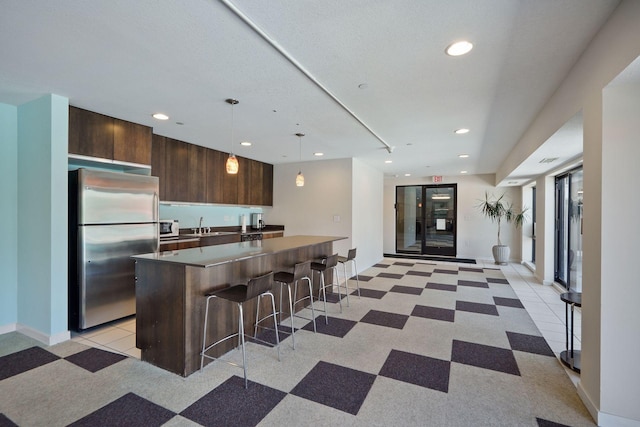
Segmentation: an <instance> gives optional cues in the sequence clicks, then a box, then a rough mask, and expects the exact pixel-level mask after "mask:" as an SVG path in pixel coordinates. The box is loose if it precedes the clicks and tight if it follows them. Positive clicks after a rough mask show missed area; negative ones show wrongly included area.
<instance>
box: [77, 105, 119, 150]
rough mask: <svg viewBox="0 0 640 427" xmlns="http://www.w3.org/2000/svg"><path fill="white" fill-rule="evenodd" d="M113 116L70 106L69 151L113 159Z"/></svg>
mask: <svg viewBox="0 0 640 427" xmlns="http://www.w3.org/2000/svg"><path fill="white" fill-rule="evenodd" d="M113 120H114V119H113V118H112V117H109V116H105V115H103V114H98V113H94V112H92V111H87V110H83V109H81V108H77V107H72V106H70V107H69V153H72V154H80V155H82V156H90V157H99V158H101V159H110V160H111V159H113Z"/></svg>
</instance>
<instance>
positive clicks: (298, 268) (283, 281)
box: [273, 261, 316, 350]
mask: <svg viewBox="0 0 640 427" xmlns="http://www.w3.org/2000/svg"><path fill="white" fill-rule="evenodd" d="M310 265H311V261H305V262H299V263H297V264H295V265H294V266H293V273H290V272H288V271H278V272H277V273H276V274H274V275H273V280H274V282H278V283H280V311H279V312H278V314H279V317H280V325H282V311H283V310H282V286H283V285H286V286H287V291H288V293H289V318H290V319H291V341H292V343H293V349H294V350H295V348H296V339H295V332H296V330H295V327H294V326H293V318H294V317H299V318H301V319H306V320H311V321H312V322H313V332H316V313H315V310H314V309H313V298H312V295H313V288H312V287H311V279H310V278H309V275H308V272H309V267H310ZM302 280H306V281H307V283H308V285H309V296H305V297H302V298H300V299H298V281H302ZM291 285H293V299H291ZM307 298H309V300H310V301H311V317H312V318H311V319H308V318H306V317H304V316H301V315H299V314H296V312H295V310H294V308H295V306H296V304H298V303H299V302H301V301H304V300H305V299H307Z"/></svg>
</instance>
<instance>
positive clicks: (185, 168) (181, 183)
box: [164, 138, 192, 202]
mask: <svg viewBox="0 0 640 427" xmlns="http://www.w3.org/2000/svg"><path fill="white" fill-rule="evenodd" d="M189 145H190V144H187V143H186V142H182V141H178V140H177V139H171V138H165V172H164V178H165V179H164V191H165V194H164V197H165V200H167V201H171V202H191V201H192V200H189Z"/></svg>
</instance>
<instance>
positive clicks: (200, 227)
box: [198, 217, 202, 234]
mask: <svg viewBox="0 0 640 427" xmlns="http://www.w3.org/2000/svg"><path fill="white" fill-rule="evenodd" d="M198 234H202V217H200V224H199V225H198Z"/></svg>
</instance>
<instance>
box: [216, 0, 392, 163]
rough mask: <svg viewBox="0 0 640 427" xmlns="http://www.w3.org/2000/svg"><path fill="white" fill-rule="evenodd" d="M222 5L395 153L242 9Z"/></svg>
mask: <svg viewBox="0 0 640 427" xmlns="http://www.w3.org/2000/svg"><path fill="white" fill-rule="evenodd" d="M220 2H221V3H222V4H224V5H225V6H227V8H229V10H231V11H232V12H233V13H234V14H235V15H236V16H237V17H238V18H240V19H241V20H242V21H243V22H244V23H245V24H247V25H248V26H249V27H250V28H251V29H252V30H253V31H255V32H256V33H257V34H258V35H259V36H260V37H262V38H263V39H264V40H265V41H266V42H267V43H269V44H270V45H271V47H273V48H274V49H275V50H277V51H278V52H279V53H280V54H281V55H282V56H284V57H285V58H286V59H287V61H289V62H290V63H291V64H293V66H294V67H296V68H297V69H298V70H299V71H300V72H301V73H302V74H304V75H305V76H306V77H307V78H308V79H309V80H311V81H312V82H313V83H314V84H315V85H316V86H318V87H319V88H320V89H321V90H322V91H323V92H324V93H326V94H327V95H328V96H329V97H330V98H331V99H333V100H334V102H335V103H336V104H338V105H339V106H340V107H342V109H343V110H345V111H346V112H347V113H349V114H350V115H351V117H353V118H354V119H355V120H356V121H357V122H358V123H360V125H361V126H362V127H364V128H365V129H366V130H367V131H368V132H369V133H370V134H371V135H373V136H374V137H375V138H376V139H377V140H378V141H380V142H381V143H382V145H384V146H385V148H386V149H387V151H388V152H389V153H391V152H393V147H392V146H391V145H389V144H387V142H386V141H385V140H384V139H382V138H381V137H380V136H379V135H378V134H377V133H375V132H374V131H373V130H372V129H371V128H370V127H369V126H368V125H367V124H366V123H365V122H363V121H362V120H361V119H360V118H359V117H358V116H357V115H356V114H355V113H354V112H353V111H351V110H350V109H349V108H348V107H347V106H346V105H344V104H343V103H342V101H340V100H339V99H338V97H337V96H335V95H334V94H333V93H331V91H330V90H329V89H327V88H326V87H325V86H324V85H323V84H322V83H320V82H319V81H318V80H317V79H316V78H315V77H314V76H313V75H312V74H311V73H310V72H309V71H307V70H306V69H305V68H304V67H303V66H302V64H300V63H299V62H298V61H297V60H296V59H295V58H294V57H292V56H291V55H290V54H289V52H287V51H286V50H284V48H283V47H282V46H280V45H279V44H278V42H276V41H275V40H274V39H272V38H271V37H270V36H269V35H268V34H267V33H265V32H264V31H262V29H261V28H260V27H258V26H257V25H256V24H255V23H254V22H253V21H252V20H251V19H250V18H249V17H248V16H247V15H245V14H244V13H243V12H242V11H241V10H240V9H238V8H237V7H236V5H234V4H233V3H232V2H230V1H229V0H220Z"/></svg>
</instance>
